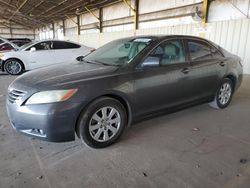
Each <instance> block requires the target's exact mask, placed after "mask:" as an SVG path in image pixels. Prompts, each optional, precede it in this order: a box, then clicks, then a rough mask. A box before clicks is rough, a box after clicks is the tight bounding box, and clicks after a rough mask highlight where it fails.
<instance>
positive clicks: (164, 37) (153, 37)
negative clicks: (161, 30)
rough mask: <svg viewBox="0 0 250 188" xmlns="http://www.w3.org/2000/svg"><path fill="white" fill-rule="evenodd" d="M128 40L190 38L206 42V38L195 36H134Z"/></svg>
mask: <svg viewBox="0 0 250 188" xmlns="http://www.w3.org/2000/svg"><path fill="white" fill-rule="evenodd" d="M126 38H127V39H131V40H132V39H137V38H149V39H156V40H163V39H168V38H188V39H199V40H205V41H207V39H205V38H201V37H197V36H193V35H140V36H133V37H126Z"/></svg>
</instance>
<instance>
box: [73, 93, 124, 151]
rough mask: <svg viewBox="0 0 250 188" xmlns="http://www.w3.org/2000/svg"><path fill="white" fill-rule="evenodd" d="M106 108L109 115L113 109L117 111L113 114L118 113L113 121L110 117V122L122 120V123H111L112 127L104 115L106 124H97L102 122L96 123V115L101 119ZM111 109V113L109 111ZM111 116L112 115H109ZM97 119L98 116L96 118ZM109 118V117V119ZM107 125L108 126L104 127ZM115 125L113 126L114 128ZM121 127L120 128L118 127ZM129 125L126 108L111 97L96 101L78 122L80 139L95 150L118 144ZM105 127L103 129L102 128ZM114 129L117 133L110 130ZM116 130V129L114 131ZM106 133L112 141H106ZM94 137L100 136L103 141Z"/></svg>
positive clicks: (82, 114)
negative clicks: (92, 128)
mask: <svg viewBox="0 0 250 188" xmlns="http://www.w3.org/2000/svg"><path fill="white" fill-rule="evenodd" d="M104 108H106V110H107V112H106V114H107V113H111V110H112V109H115V110H116V111H115V110H114V111H113V112H117V113H115V114H114V115H113V116H112V117H113V119H111V118H112V117H110V122H111V121H112V120H116V119H119V118H120V123H113V124H112V123H109V124H110V125H108V123H107V122H108V121H107V120H106V121H105V120H104V119H105V118H104V117H103V115H102V118H101V119H102V121H105V122H101V123H98V124H96V123H97V122H100V121H96V122H95V119H94V118H93V117H94V115H95V114H98V113H99V115H98V118H99V119H100V114H103V112H102V111H101V109H104ZM109 109H110V111H109ZM109 115H110V114H109ZM95 117H96V116H95ZM107 118H108V117H107ZM93 122H94V124H95V125H92V123H93ZM105 123H106V125H104V124H105ZM112 125H113V126H112ZM118 125H119V126H118ZM126 125H127V114H126V110H125V108H124V106H123V105H122V104H121V103H120V102H119V101H117V100H116V99H113V98H110V97H101V98H99V99H97V100H95V101H94V102H92V103H91V104H90V105H89V106H88V107H87V109H86V110H85V111H84V112H82V113H81V115H80V117H79V121H78V125H77V132H78V135H79V137H80V139H81V140H82V141H83V142H84V143H85V144H87V145H88V146H90V147H93V148H104V147H107V146H109V145H111V144H113V143H114V142H116V141H117V140H118V139H119V138H120V136H121V135H122V132H123V130H124V128H125V127H126ZM92 126H93V127H98V128H96V129H95V130H92V131H91V130H90V129H91V127H92ZM102 126H103V127H102ZM111 126H112V128H114V127H115V129H116V131H117V132H116V133H115V134H113V131H111V130H110V128H111ZM104 129H105V130H104ZM113 130H114V129H113ZM98 131H100V132H101V131H103V132H102V133H101V134H98V133H97V132H98ZM105 132H107V135H108V136H107V137H109V136H110V139H109V140H107V141H105V138H104V137H105V136H104V134H105ZM94 135H95V136H96V135H99V137H98V139H100V140H102V141H99V140H96V139H97V138H96V139H95V138H93V137H94Z"/></svg>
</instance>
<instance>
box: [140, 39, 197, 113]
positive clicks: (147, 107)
mask: <svg viewBox="0 0 250 188" xmlns="http://www.w3.org/2000/svg"><path fill="white" fill-rule="evenodd" d="M153 61H158V62H153ZM157 65H158V66H157ZM189 71H190V65H189V63H187V62H186V56H185V50H184V46H183V43H182V41H181V40H167V41H164V42H162V43H161V44H160V45H159V46H157V47H156V48H155V49H154V50H153V52H152V53H151V54H150V55H149V56H148V57H146V59H145V61H144V62H143V63H142V64H141V67H138V69H137V72H136V73H135V89H136V113H137V114H136V115H142V114H146V113H149V112H152V111H156V110H160V109H163V108H167V107H171V106H175V105H179V104H183V103H186V102H188V101H189V100H190V97H192V96H191V95H190V87H191V82H190V76H189Z"/></svg>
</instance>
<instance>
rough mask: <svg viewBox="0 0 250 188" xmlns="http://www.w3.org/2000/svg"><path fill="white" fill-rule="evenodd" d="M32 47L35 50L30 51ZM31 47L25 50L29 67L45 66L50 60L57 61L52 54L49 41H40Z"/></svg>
mask: <svg viewBox="0 0 250 188" xmlns="http://www.w3.org/2000/svg"><path fill="white" fill-rule="evenodd" d="M32 47H34V48H35V49H36V50H35V51H30V49H31V48H32ZM32 47H30V48H29V49H27V50H26V51H25V53H26V54H27V57H28V58H27V59H28V63H29V67H30V69H36V68H40V67H45V66H48V65H50V64H51V62H56V61H57V59H56V58H55V57H54V56H53V51H52V50H51V42H50V41H44V42H40V43H37V44H35V45H34V46H32Z"/></svg>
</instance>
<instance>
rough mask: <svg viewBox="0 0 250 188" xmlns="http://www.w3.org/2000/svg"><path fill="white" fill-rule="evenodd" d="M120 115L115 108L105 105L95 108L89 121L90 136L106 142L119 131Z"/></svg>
mask: <svg viewBox="0 0 250 188" xmlns="http://www.w3.org/2000/svg"><path fill="white" fill-rule="evenodd" d="M120 124H121V117H120V114H119V112H118V110H117V109H115V108H114V107H110V106H106V107H102V108H100V109H99V110H97V111H96V112H95V113H94V114H93V115H92V117H91V119H90V121H89V133H90V136H91V137H92V138H93V139H94V140H95V141H97V142H107V141H109V140H110V139H112V138H113V137H114V136H115V135H116V134H117V133H118V131H119V129H120Z"/></svg>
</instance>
